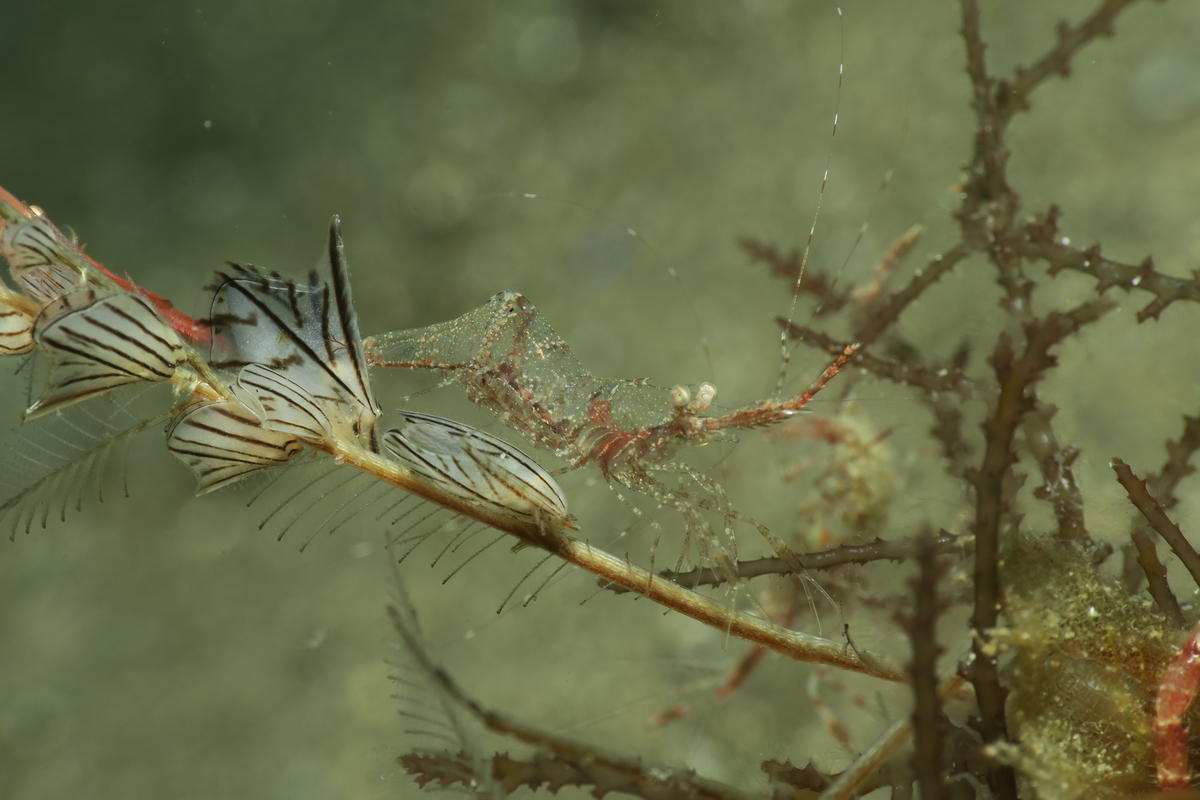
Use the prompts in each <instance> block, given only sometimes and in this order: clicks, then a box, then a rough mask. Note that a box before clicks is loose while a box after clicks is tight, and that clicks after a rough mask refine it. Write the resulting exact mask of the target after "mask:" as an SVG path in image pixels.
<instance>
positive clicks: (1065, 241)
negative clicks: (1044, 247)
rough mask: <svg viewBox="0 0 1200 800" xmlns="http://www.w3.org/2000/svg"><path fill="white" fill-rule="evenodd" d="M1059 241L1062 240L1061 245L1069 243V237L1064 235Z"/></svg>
mask: <svg viewBox="0 0 1200 800" xmlns="http://www.w3.org/2000/svg"><path fill="white" fill-rule="evenodd" d="M1059 241H1060V242H1062V243H1063V245H1069V244H1070V243H1071V237H1069V236H1064V237H1062V238H1061V239H1059Z"/></svg>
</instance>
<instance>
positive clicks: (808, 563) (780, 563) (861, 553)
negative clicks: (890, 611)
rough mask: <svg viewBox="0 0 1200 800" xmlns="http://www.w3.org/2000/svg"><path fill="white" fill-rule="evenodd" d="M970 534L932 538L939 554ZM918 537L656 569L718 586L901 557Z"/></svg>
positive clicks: (691, 583)
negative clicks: (720, 563)
mask: <svg viewBox="0 0 1200 800" xmlns="http://www.w3.org/2000/svg"><path fill="white" fill-rule="evenodd" d="M970 544H971V542H970V537H963V536H956V535H954V534H952V533H949V532H947V531H941V532H940V533H938V535H937V536H936V537H935V538H934V539H933V545H934V549H935V550H936V552H937V554H938V555H944V554H945V555H949V554H956V553H958V554H961V553H963V552H965V551H966V550H967V549H968V548H969V547H970ZM916 548H917V540H915V539H906V540H901V541H896V542H885V541H883V540H882V539H876V540H875V541H873V542H869V543H867V544H854V545H843V546H842V547H835V548H832V549H830V550H821V551H819V552H816V553H793V554H789V555H787V556H773V557H768V558H757V559H753V560H750V561H738V562H737V563H736V564H734V565H732V570H731V569H730V568H729V567H727V566H723V567H720V568H716V567H705V568H702V569H693V570H687V571H685V572H675V571H674V570H663V571H661V572H659V573H658V575H659V576H661V577H662V578H665V579H666V580H669V581H672V582H673V583H677V584H679V585H680V586H685V587H687V588H689V589H690V588H695V587H697V586H720V585H722V584H725V583H728V582H729V581H730V580H731V578H737V579H741V580H746V579H749V578H758V577H761V576H763V575H794V574H795V573H796V569H797V568H800V569H806V570H809V569H830V568H831V567H840V566H842V565H844V564H868V563H870V562H872V561H903V560H906V559H909V558H912V557H913V554H914V553H915V552H916ZM607 588H608V589H609V590H610V591H612V592H613V593H614V594H624V593H625V592H627V591H628V590H627V589H624V588H623V587H620V586H609V587H607Z"/></svg>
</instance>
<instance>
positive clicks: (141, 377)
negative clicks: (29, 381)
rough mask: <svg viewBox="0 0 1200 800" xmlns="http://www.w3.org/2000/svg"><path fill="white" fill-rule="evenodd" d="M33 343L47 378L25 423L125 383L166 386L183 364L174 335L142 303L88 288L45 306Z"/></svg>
mask: <svg viewBox="0 0 1200 800" xmlns="http://www.w3.org/2000/svg"><path fill="white" fill-rule="evenodd" d="M33 338H34V340H35V341H36V342H37V344H38V346H39V347H40V348H41V350H42V352H44V353H45V354H46V357H47V360H48V362H49V375H48V377H47V385H46V388H45V390H44V392H43V393H42V396H41V397H40V398H39V399H38V400H37V402H35V403H34V404H33V405H32V406H30V407H29V409H28V410H27V411H26V412H25V416H26V418H30V419H31V418H33V417H37V416H40V415H42V414H45V413H47V412H49V411H55V410H58V409H61V408H63V407H65V406H68V405H71V404H72V403H77V402H79V401H80V400H86V399H87V398H89V397H93V396H95V395H98V394H101V393H103V392H107V391H108V390H110V389H114V388H116V387H118V386H124V385H125V384H128V383H138V382H143V381H149V382H157V381H167V380H170V379H171V378H172V377H174V375H175V372H176V370H177V368H178V367H179V365H180V364H181V363H183V361H184V359H185V353H184V349H183V345H182V344H181V343H180V340H179V335H178V334H177V333H176V332H175V330H174V329H173V328H171V326H170V325H168V324H167V322H166V321H165V320H164V319H163V318H162V317H161V316H159V314H158V312H157V311H155V310H154V307H153V306H152V305H150V303H149V302H148V301H147V300H146V299H145V298H143V297H141V296H139V295H136V294H126V293H121V294H109V295H104V294H102V293H101V292H100V291H99V290H97V289H96V288H94V287H90V286H89V287H85V288H82V289H76V290H74V291H72V292H69V293H68V294H65V295H63V296H62V297H59V298H58V299H56V300H54V301H52V302H51V303H49V304H48V305H47V306H46V307H45V308H44V309H43V310H42V312H41V314H39V315H38V317H37V319H36V320H35V321H34V325H33Z"/></svg>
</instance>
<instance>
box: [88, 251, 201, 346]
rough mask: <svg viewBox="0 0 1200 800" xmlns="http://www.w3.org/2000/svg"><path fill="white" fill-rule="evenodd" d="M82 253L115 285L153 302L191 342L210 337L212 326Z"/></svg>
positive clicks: (166, 318) (172, 325) (173, 326)
mask: <svg viewBox="0 0 1200 800" xmlns="http://www.w3.org/2000/svg"><path fill="white" fill-rule="evenodd" d="M83 255H84V257H85V258H87V260H88V261H90V262H92V266H93V267H95V268H96V269H97V270H99V271H100V272H102V273H104V275H105V276H106V277H107V278H108V279H109V280H110V281H112V282H113V283H115V284H117V286H120V287H121V288H122V289H124V290H125V291H127V292H133V293H135V294H140V295H141V296H142V297H144V298H146V299H147V300H149V301H150V302H151V303H153V304H154V307H155V308H156V309H158V313H160V314H162V316H163V318H164V319H165V320H166V321H167V322H168V323H170V325H171V327H172V328H174V329H175V330H177V331H178V332H180V333H182V334H183V335H184V336H186V337H187V338H188V339H190V340H192V341H193V342H207V341H209V340H211V339H212V328H210V327H209V326H208V324H207V323H204V322H201V321H200V320H198V319H195V318H194V317H189V316H188V315H187V314H184V313H183V312H182V311H180V310H179V309H177V308H175V306H174V305H172V303H171V301H170V300H168V299H167V298H165V297H163V296H162V295H161V294H158V293H157V292H152V291H150V290H149V289H146V288H143V287H141V286H138V285H137V284H136V283H134V282H133V279H132V278H122V277H120V276H119V275H117V274H115V273H113V272H112V271H111V270H109V269H108V268H107V267H105V266H104V265H103V264H101V263H99V262H97V261H96V260H95V259H93V258H92V257H91V256H88V255H87V254H86V253H84V254H83Z"/></svg>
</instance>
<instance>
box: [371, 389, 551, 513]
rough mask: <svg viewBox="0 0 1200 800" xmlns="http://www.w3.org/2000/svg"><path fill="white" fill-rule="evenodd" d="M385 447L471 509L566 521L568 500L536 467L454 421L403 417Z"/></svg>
mask: <svg viewBox="0 0 1200 800" xmlns="http://www.w3.org/2000/svg"><path fill="white" fill-rule="evenodd" d="M400 416H401V418H402V420H403V422H402V423H401V424H400V425H399V426H398V427H395V428H392V429H390V430H388V431H387V432H386V433H385V434H384V435H383V445H384V448H385V449H386V450H387V452H388V453H390V454H391V455H392V456H394V457H395V458H397V459H399V460H400V461H401V462H403V463H404V464H405V465H406V466H408V467H409V468H411V469H412V470H413V471H414V472H417V473H418V474H420V475H422V476H424V477H425V478H426V479H428V480H429V481H431V482H433V483H436V484H438V485H439V486H440V487H441V488H442V489H444V490H445V491H447V492H448V493H450V494H452V495H454V496H456V497H459V498H462V499H463V500H464V501H465V502H467V503H471V504H483V505H490V506H493V507H498V508H501V509H504V510H505V511H515V512H517V513H519V514H524V515H527V516H529V517H533V518H535V519H537V518H538V517H539V516H540V517H542V518H544V519H547V520H551V519H553V520H565V519H567V517H568V515H567V498H566V496H565V495H564V494H563V491H562V489H561V488H559V486H558V483H557V482H555V480H554V478H552V477H551V476H550V474H549V473H548V472H546V470H544V469H542V467H540V466H538V464H537V462H535V461H534V460H533V459H531V458H530V457H529V456H527V455H525V454H524V453H522V452H521V451H520V450H518V449H517V448H516V447H513V446H512V445H511V444H509V443H508V442H505V441H503V440H501V439H497V438H496V437H495V436H492V435H490V434H487V433H484V432H483V431H481V430H479V429H477V428H472V427H471V426H469V425H463V424H461V423H458V422H455V421H454V420H450V419H444V418H442V417H436V416H433V415H432V414H419V413H417V412H413V411H402V412H400Z"/></svg>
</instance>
